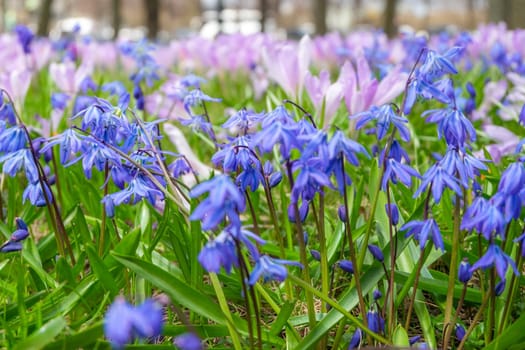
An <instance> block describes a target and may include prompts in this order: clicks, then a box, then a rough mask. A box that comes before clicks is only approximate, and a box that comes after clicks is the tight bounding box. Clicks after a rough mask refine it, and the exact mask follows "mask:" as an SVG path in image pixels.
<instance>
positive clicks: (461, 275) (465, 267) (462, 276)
mask: <svg viewBox="0 0 525 350" xmlns="http://www.w3.org/2000/svg"><path fill="white" fill-rule="evenodd" d="M470 267H471V266H470V264H469V262H468V259H466V258H465V259H463V261H461V263H460V264H459V269H458V279H459V281H460V282H462V283H467V282H468V281H470V279H471V278H472V271H471V270H470Z"/></svg>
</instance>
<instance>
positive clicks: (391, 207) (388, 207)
mask: <svg viewBox="0 0 525 350" xmlns="http://www.w3.org/2000/svg"><path fill="white" fill-rule="evenodd" d="M385 211H386V215H388V217H389V218H390V220H391V221H392V225H394V226H395V225H397V224H398V223H399V210H398V209H397V205H395V204H394V203H390V204H388V203H387V204H385Z"/></svg>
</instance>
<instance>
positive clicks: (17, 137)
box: [0, 126, 27, 153]
mask: <svg viewBox="0 0 525 350" xmlns="http://www.w3.org/2000/svg"><path fill="white" fill-rule="evenodd" d="M26 145H27V135H26V132H25V131H24V129H23V128H22V127H20V126H12V127H10V128H8V129H4V128H3V126H2V128H0V152H6V153H8V152H14V151H18V150H19V149H22V148H24V147H25V146H26Z"/></svg>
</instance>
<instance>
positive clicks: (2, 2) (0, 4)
mask: <svg viewBox="0 0 525 350" xmlns="http://www.w3.org/2000/svg"><path fill="white" fill-rule="evenodd" d="M0 13H1V14H2V26H1V27H0V30H1V31H2V32H5V31H6V30H7V23H5V20H6V18H5V14H6V13H7V3H6V0H0Z"/></svg>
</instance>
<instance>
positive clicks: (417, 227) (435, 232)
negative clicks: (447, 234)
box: [401, 219, 445, 251]
mask: <svg viewBox="0 0 525 350" xmlns="http://www.w3.org/2000/svg"><path fill="white" fill-rule="evenodd" d="M401 231H407V233H406V235H405V237H409V236H413V237H414V238H415V239H416V240H418V241H419V246H420V248H421V250H423V249H425V245H426V243H427V240H428V238H429V236H430V237H431V239H432V242H433V243H434V246H435V247H436V248H438V249H441V251H444V250H445V245H444V244H443V238H442V237H441V232H440V231H439V227H438V225H437V223H436V221H435V220H434V219H427V220H425V221H417V220H415V221H409V222H407V223H406V224H404V225H403V226H402V227H401Z"/></svg>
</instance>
